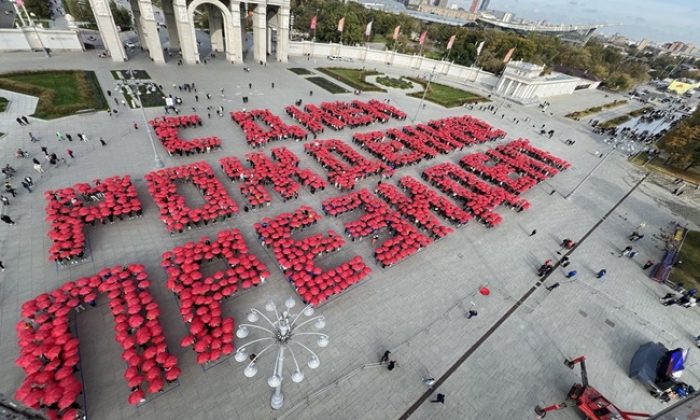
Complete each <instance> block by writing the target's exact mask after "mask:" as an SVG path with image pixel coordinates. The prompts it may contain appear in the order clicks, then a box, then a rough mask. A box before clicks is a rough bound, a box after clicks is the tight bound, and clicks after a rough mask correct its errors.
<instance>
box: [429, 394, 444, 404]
mask: <svg viewBox="0 0 700 420" xmlns="http://www.w3.org/2000/svg"><path fill="white" fill-rule="evenodd" d="M430 402H431V403H440V404H445V394H440V393H438V394H437V395H436V396H435V399H434V400H431V401H430Z"/></svg>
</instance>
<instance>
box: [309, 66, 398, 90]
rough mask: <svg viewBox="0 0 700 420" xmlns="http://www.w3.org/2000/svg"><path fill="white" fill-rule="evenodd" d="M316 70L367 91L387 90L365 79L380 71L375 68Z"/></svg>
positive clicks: (321, 68)
mask: <svg viewBox="0 0 700 420" xmlns="http://www.w3.org/2000/svg"><path fill="white" fill-rule="evenodd" d="M316 70H318V71H320V72H321V73H325V74H327V75H329V76H331V77H332V78H334V79H336V80H339V81H341V82H343V83H345V84H346V85H348V86H352V87H353V88H355V89H359V90H362V91H365V92H386V90H384V89H382V88H380V87H379V86H376V85H373V84H371V83H367V82H366V81H365V77H366V76H372V75H375V74H379V72H377V71H375V70H362V69H348V68H343V67H319V68H318V69H316Z"/></svg>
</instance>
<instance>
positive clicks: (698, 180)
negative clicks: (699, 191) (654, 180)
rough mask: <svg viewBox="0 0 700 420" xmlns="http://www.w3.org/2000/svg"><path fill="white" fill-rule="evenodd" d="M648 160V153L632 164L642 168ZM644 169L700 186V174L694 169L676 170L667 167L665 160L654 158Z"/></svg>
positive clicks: (636, 158)
mask: <svg viewBox="0 0 700 420" xmlns="http://www.w3.org/2000/svg"><path fill="white" fill-rule="evenodd" d="M647 159H648V158H647V154H646V153H640V154H639V155H637V156H635V157H634V158H633V159H632V163H634V164H637V165H639V166H642V165H644V162H646V161H647ZM644 168H645V169H651V170H654V171H656V172H660V173H662V174H665V175H668V176H672V177H674V178H681V179H683V180H685V181H687V182H691V183H693V184H700V173H698V172H696V171H693V170H692V169H691V170H688V171H684V170H683V169H681V168H676V167H674V166H671V165H667V164H665V163H664V161H663V159H660V158H658V157H657V158H654V159H653V160H652V161H651V162H649V163H647V164H646V166H644Z"/></svg>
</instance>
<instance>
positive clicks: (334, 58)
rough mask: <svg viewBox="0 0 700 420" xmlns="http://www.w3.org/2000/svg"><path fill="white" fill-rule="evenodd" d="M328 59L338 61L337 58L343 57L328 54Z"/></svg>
mask: <svg viewBox="0 0 700 420" xmlns="http://www.w3.org/2000/svg"><path fill="white" fill-rule="evenodd" d="M328 59H329V60H331V61H339V60H342V59H343V58H342V57H340V56H337V55H329V56H328Z"/></svg>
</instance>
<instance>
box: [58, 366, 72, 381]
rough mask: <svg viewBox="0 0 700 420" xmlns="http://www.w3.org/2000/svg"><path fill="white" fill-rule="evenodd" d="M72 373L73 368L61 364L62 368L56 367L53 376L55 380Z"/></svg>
mask: <svg viewBox="0 0 700 420" xmlns="http://www.w3.org/2000/svg"><path fill="white" fill-rule="evenodd" d="M72 374H73V369H72V368H71V367H68V366H63V367H62V368H60V369H58V370H57V371H56V375H54V377H55V378H56V380H57V381H60V380H61V379H63V378H65V377H67V376H70V375H72Z"/></svg>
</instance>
